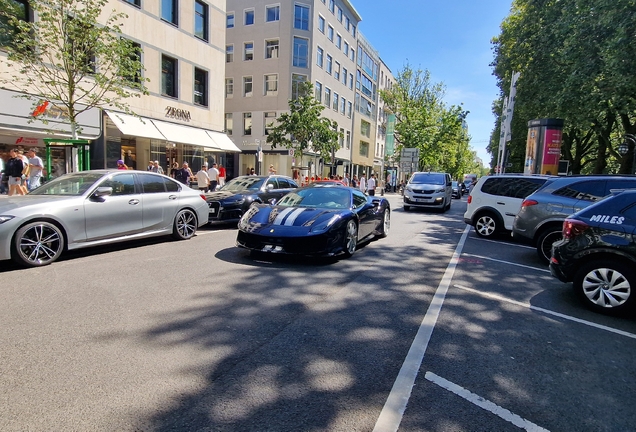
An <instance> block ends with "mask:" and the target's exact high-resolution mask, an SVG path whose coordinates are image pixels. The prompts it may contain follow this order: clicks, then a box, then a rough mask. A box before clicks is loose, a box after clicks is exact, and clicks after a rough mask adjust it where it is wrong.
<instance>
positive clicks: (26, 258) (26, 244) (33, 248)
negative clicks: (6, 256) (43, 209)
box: [12, 221, 64, 267]
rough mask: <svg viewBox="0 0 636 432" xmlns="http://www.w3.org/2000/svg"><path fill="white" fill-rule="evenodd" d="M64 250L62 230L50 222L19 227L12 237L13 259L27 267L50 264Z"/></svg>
mask: <svg viewBox="0 0 636 432" xmlns="http://www.w3.org/2000/svg"><path fill="white" fill-rule="evenodd" d="M63 250H64V235H63V234H62V231H61V230H60V229H59V228H58V227H57V226H55V225H54V224H52V223H50V222H44V221H41V222H33V223H30V224H27V225H25V226H23V227H22V228H20V229H19V230H18V231H17V232H16V234H15V237H14V243H13V254H12V257H13V260H14V261H16V262H17V263H18V264H22V265H27V266H29V267H39V266H44V265H47V264H51V263H52V262H53V261H55V260H56V259H58V258H59V256H60V255H61V254H62V251H63Z"/></svg>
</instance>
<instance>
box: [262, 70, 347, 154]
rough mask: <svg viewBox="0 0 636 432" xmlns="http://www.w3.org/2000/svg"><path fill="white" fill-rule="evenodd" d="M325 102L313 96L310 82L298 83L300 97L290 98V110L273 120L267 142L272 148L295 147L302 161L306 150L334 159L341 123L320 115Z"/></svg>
mask: <svg viewBox="0 0 636 432" xmlns="http://www.w3.org/2000/svg"><path fill="white" fill-rule="evenodd" d="M323 109H324V105H323V104H321V103H320V102H318V101H317V100H316V98H315V97H314V87H313V85H312V84H311V83H310V82H304V83H302V84H301V85H300V86H299V90H298V97H297V98H296V99H290V100H289V112H285V113H282V114H281V115H279V116H278V118H277V119H276V122H273V123H271V124H270V125H268V126H271V127H272V128H271V129H270V132H269V135H267V142H268V143H269V144H271V146H272V148H277V147H283V148H286V149H292V150H294V155H295V157H297V158H299V159H300V160H301V161H302V158H303V156H304V155H305V154H307V153H313V154H316V155H319V156H320V157H321V158H323V160H325V161H332V162H333V160H332V158H333V154H334V152H335V151H336V150H337V149H338V146H339V143H338V141H339V139H340V138H341V134H340V132H338V123H337V122H335V121H333V120H329V119H327V118H325V117H322V116H321V113H322V110H323Z"/></svg>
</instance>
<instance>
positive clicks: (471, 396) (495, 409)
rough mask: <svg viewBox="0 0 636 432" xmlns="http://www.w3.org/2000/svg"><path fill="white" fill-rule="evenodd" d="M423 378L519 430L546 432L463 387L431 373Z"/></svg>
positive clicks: (546, 431) (427, 373)
mask: <svg viewBox="0 0 636 432" xmlns="http://www.w3.org/2000/svg"><path fill="white" fill-rule="evenodd" d="M424 377H425V378H426V379H427V380H429V381H430V382H432V383H434V384H437V385H438V386H440V387H442V388H444V389H446V390H448V391H450V392H453V393H455V394H456V395H457V396H459V397H462V398H464V399H466V400H467V401H468V402H470V403H473V404H475V405H477V406H478V407H480V408H483V409H485V410H486V411H490V412H491V413H493V414H495V415H496V416H498V417H500V418H502V419H504V420H505V421H507V422H510V423H512V424H513V425H515V426H517V427H520V428H521V429H525V430H527V431H532V432H548V429H544V428H542V427H541V426H537V425H536V424H534V423H532V422H530V421H528V420H526V419H524V418H522V417H519V416H518V415H517V414H514V413H512V412H510V411H509V410H507V409H505V408H502V407H500V406H499V405H497V404H495V403H493V402H491V401H489V400H486V399H484V398H483V397H481V396H479V395H476V394H475V393H472V392H470V391H468V390H466V389H465V388H463V387H460V386H458V385H457V384H455V383H452V382H450V381H448V380H445V379H444V378H442V377H440V376H438V375H435V374H434V373H433V372H426V374H425V375H424Z"/></svg>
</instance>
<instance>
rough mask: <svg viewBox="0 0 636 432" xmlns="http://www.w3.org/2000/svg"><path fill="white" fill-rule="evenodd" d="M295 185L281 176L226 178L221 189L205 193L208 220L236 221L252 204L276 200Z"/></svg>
mask: <svg viewBox="0 0 636 432" xmlns="http://www.w3.org/2000/svg"><path fill="white" fill-rule="evenodd" d="M297 187H298V185H297V184H296V182H295V181H294V180H292V179H291V178H289V177H286V176H281V175H270V176H241V177H236V178H233V179H232V180H230V181H228V182H227V183H226V184H225V185H224V186H223V187H222V188H221V189H219V190H217V191H214V192H209V193H207V194H205V200H206V201H207V202H208V207H209V208H210V214H209V217H208V221H209V223H230V222H238V221H239V219H241V216H243V213H245V212H246V211H247V209H248V208H250V206H251V205H252V203H267V202H269V201H270V200H271V199H275V200H279V199H281V198H282V197H283V195H285V194H286V193H288V192H290V191H291V190H293V189H296V188H297Z"/></svg>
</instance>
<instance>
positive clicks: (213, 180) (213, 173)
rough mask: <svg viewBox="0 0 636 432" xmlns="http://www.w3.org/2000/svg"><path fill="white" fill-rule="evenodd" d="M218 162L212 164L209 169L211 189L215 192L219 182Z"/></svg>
mask: <svg viewBox="0 0 636 432" xmlns="http://www.w3.org/2000/svg"><path fill="white" fill-rule="evenodd" d="M216 166H217V165H216V163H213V164H212V167H211V168H210V169H209V170H208V177H209V178H210V190H211V191H212V192H214V191H215V190H216V187H217V186H218V184H219V170H218V168H217V167H216Z"/></svg>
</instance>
